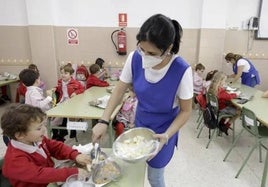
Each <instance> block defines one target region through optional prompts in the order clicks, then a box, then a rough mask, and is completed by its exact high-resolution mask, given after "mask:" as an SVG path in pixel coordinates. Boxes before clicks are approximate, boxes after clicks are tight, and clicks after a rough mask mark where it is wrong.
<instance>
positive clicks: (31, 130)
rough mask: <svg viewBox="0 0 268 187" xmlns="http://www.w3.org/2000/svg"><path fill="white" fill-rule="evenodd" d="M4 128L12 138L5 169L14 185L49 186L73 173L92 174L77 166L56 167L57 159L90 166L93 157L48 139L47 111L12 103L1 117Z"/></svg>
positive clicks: (5, 174)
mask: <svg viewBox="0 0 268 187" xmlns="http://www.w3.org/2000/svg"><path fill="white" fill-rule="evenodd" d="M1 128H2V131H3V134H4V135H7V136H9V137H10V138H11V140H10V142H9V144H8V147H7V150H6V153H5V157H4V164H3V167H2V172H3V175H4V176H5V177H6V178H8V180H9V182H10V183H11V185H12V186H25V187H26V186H31V187H46V186H47V185H48V184H49V183H54V182H65V181H66V179H67V178H68V177H69V176H70V175H73V174H77V173H78V174H79V175H81V176H88V172H87V171H86V170H84V169H81V168H77V167H70V168H67V167H65V168H55V164H54V161H53V160H54V158H56V159H58V160H66V159H70V160H74V161H76V162H77V163H79V164H81V165H86V164H89V163H90V157H89V156H88V155H85V154H80V153H79V152H78V151H77V150H75V149H72V148H71V147H69V146H67V145H65V144H64V143H62V142H59V141H56V140H51V139H48V138H47V137H46V136H45V134H46V114H45V113H44V112H43V111H42V110H41V109H40V108H38V107H34V106H31V105H27V104H19V105H12V106H10V107H9V108H7V109H6V111H5V112H4V114H3V115H2V117H1Z"/></svg>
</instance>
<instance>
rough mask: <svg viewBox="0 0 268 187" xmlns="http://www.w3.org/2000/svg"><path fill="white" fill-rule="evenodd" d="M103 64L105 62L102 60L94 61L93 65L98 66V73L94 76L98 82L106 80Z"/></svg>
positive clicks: (106, 75)
mask: <svg viewBox="0 0 268 187" xmlns="http://www.w3.org/2000/svg"><path fill="white" fill-rule="evenodd" d="M104 63H105V61H104V60H103V59H102V58H97V59H96V61H95V64H98V65H99V66H100V71H99V72H98V73H97V75H96V76H97V77H98V78H99V79H100V80H104V79H106V78H108V73H107V70H106V69H105V68H104V66H103V64H104Z"/></svg>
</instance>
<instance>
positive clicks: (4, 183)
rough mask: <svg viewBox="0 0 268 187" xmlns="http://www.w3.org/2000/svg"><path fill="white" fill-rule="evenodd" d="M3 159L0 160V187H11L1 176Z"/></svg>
mask: <svg viewBox="0 0 268 187" xmlns="http://www.w3.org/2000/svg"><path fill="white" fill-rule="evenodd" d="M3 162H4V158H0V186H3V187H11V184H10V183H9V181H8V179H7V178H5V177H4V176H3V174H2V166H3Z"/></svg>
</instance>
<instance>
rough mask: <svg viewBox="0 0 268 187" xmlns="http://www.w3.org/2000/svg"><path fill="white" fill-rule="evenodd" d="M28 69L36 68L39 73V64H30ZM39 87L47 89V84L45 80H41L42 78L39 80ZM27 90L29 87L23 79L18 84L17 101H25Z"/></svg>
mask: <svg viewBox="0 0 268 187" xmlns="http://www.w3.org/2000/svg"><path fill="white" fill-rule="evenodd" d="M28 69H32V70H34V71H36V72H38V73H39V70H38V68H37V66H36V65H35V64H30V65H29V66H28ZM38 87H39V88H41V89H42V90H43V91H45V88H46V85H45V83H44V82H43V81H41V79H40V81H39V85H38ZM26 91H27V88H26V86H25V85H24V84H23V83H22V81H21V82H20V83H19V85H18V88H17V95H16V102H19V103H25V94H26ZM20 97H22V98H20Z"/></svg>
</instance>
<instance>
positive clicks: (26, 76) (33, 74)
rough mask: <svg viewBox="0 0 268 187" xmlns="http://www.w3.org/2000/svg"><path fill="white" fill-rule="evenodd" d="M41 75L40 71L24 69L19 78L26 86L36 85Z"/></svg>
mask: <svg viewBox="0 0 268 187" xmlns="http://www.w3.org/2000/svg"><path fill="white" fill-rule="evenodd" d="M39 76H40V75H39V73H38V72H37V71H35V70H32V69H24V70H22V71H21V72H20V74H19V78H20V80H21V81H22V83H23V84H24V85H25V86H32V85H34V83H35V81H36V80H37V79H38V78H39Z"/></svg>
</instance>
